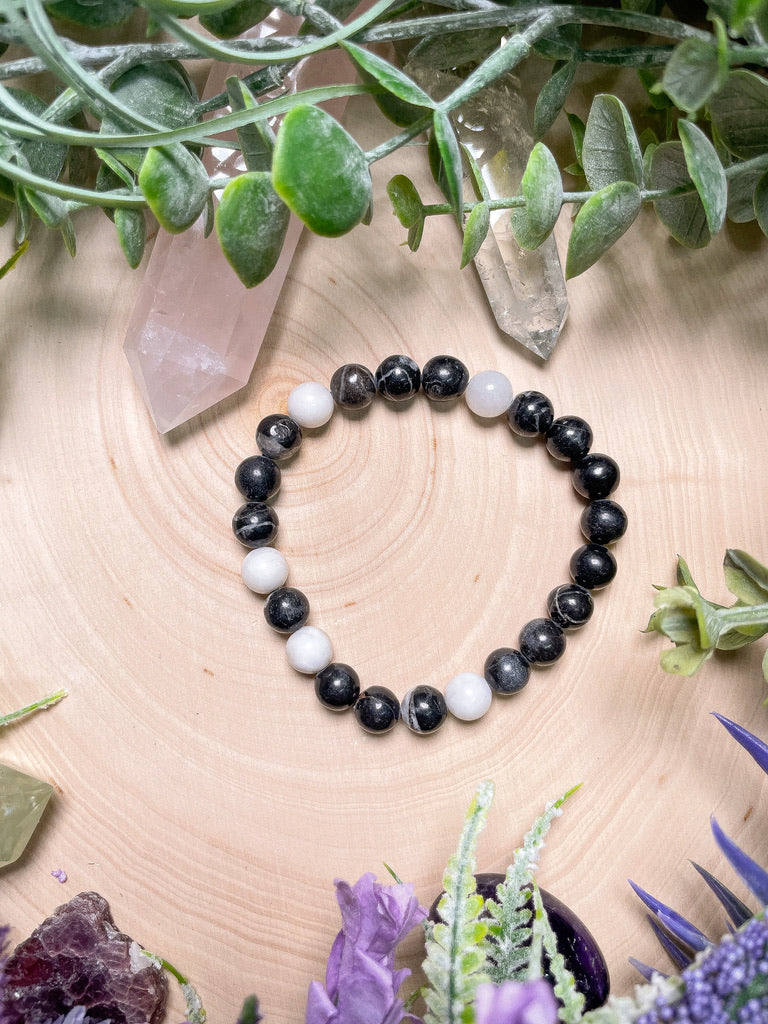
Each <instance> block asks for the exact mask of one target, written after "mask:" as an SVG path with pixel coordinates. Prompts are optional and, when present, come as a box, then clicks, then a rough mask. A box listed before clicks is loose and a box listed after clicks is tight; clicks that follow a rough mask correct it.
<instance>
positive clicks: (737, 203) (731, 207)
mask: <svg viewBox="0 0 768 1024" xmlns="http://www.w3.org/2000/svg"><path fill="white" fill-rule="evenodd" d="M729 155H730V154H729ZM764 174H765V168H763V167H744V169H743V170H741V169H734V173H732V174H730V175H729V176H728V209H727V210H726V216H727V218H728V220H730V221H733V223H734V224H746V223H747V222H748V221H751V220H754V219H755V217H756V216H757V203H758V201H759V200H758V195H757V186H758V184H759V182H760V179H761V178H762V177H763V175H764ZM765 213H766V214H768V207H767V208H766V210H765ZM758 223H759V218H758ZM766 223H768V221H766Z"/></svg>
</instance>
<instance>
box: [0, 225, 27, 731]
mask: <svg viewBox="0 0 768 1024" xmlns="http://www.w3.org/2000/svg"><path fill="white" fill-rule="evenodd" d="M28 248H29V239H28V238H25V239H24V241H23V242H22V243H21V245H19V246H18V247H17V248H16V250H15V252H13V253H12V254H11V255H10V256H9V257H8V259H7V260H6V261H5V263H3V265H2V266H1V267H0V278H3V277H5V275H6V274H7V273H8V271H9V270H13V268H14V267H15V266H16V264H17V263H18V261H19V260H20V259H21V257H22V256H23V255H24V253H25V252H26V251H27V249H28ZM5 724H6V723H5V722H4V721H3V720H2V719H0V725H5Z"/></svg>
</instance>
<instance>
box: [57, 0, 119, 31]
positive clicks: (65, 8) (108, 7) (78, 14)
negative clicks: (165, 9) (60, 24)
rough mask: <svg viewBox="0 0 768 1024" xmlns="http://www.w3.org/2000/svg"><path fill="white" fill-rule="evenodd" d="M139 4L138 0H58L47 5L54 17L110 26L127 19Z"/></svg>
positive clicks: (91, 24)
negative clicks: (95, 1)
mask: <svg viewBox="0 0 768 1024" xmlns="http://www.w3.org/2000/svg"><path fill="white" fill-rule="evenodd" d="M137 6H138V4H137V3H136V0H99V2H98V3H94V2H93V0H56V2H55V3H47V4H46V5H45V8H46V10H47V11H48V13H49V14H50V15H51V16H52V17H54V18H61V19H63V20H65V21H73V22H75V23H76V24H78V25H86V26H87V27H88V28H110V27H111V26H113V25H120V24H122V23H123V22H124V21H127V20H128V19H129V18H130V16H131V15H132V14H133V12H134V11H135V10H136V7H137Z"/></svg>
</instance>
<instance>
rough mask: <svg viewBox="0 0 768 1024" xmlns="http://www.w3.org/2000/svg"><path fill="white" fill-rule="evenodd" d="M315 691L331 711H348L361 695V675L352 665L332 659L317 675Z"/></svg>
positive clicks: (321, 701)
mask: <svg viewBox="0 0 768 1024" xmlns="http://www.w3.org/2000/svg"><path fill="white" fill-rule="evenodd" d="M315 693H316V695H317V699H318V700H319V701H320V703H321V704H322V705H323V706H324V707H326V708H329V709H330V710H331V711H347V710H348V709H349V708H351V707H353V706H354V703H355V701H356V700H357V698H358V697H359V696H360V676H358V674H357V672H355V670H354V669H353V668H352V667H351V666H350V665H345V664H344V663H343V662H341V661H332V662H331V664H330V665H326V667H325V668H324V669H323V670H322V672H318V673H317V675H316V676H315Z"/></svg>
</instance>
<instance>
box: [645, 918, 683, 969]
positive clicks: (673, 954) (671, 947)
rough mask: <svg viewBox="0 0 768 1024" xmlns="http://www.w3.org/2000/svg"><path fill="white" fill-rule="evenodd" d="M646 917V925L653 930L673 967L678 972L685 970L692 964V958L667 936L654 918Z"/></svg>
mask: <svg viewBox="0 0 768 1024" xmlns="http://www.w3.org/2000/svg"><path fill="white" fill-rule="evenodd" d="M647 917H648V923H649V924H650V926H651V928H652V929H653V934H654V935H655V936H656V938H657V939H658V940H659V942H660V943H661V946H662V948H663V949H664V952H665V953H666V954H667V956H668V957H669V958H670V960H671V961H672V963H673V964H674V965H675V967H677V969H678V971H683V970H685V968H686V967H688V966H689V965H690V964H692V963H693V957H692V956H691V955H690V953H689V952H688V951H687V950H686V949H684V948H683V946H681V945H680V944H679V943H678V942H676V941H675V940H674V939H673V938H672V937H671V936H669V935H667V933H666V932H665V931H664V929H663V928H662V927H661V925H660V924H658V923H657V922H656V918H655V917H651V915H650V914H648V915H647Z"/></svg>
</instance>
